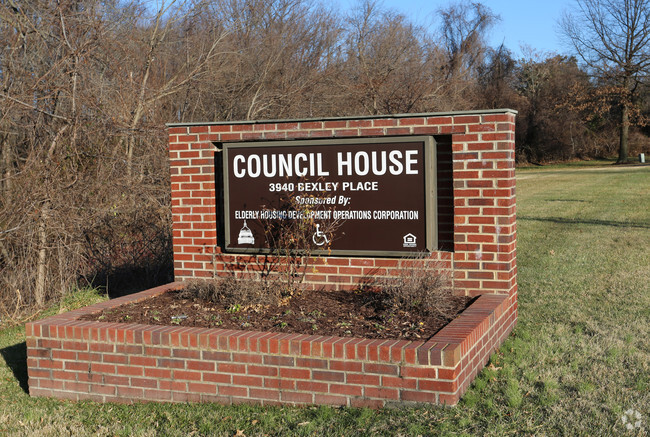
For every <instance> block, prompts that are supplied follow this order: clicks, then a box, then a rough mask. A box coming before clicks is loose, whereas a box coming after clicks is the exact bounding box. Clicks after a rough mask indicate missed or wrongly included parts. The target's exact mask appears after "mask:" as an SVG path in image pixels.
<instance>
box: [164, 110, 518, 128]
mask: <svg viewBox="0 0 650 437" xmlns="http://www.w3.org/2000/svg"><path fill="white" fill-rule="evenodd" d="M507 113H510V114H515V115H517V114H518V111H516V110H514V109H508V108H504V109H484V110H471V111H448V112H422V113H413V114H383V115H358V116H345V117H320V118H285V119H269V120H238V121H206V122H192V123H167V124H166V126H167V127H185V126H213V125H231V124H268V123H295V122H308V121H333V120H368V119H381V118H414V117H444V116H462V115H489V114H507Z"/></svg>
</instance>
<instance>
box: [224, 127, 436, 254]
mask: <svg viewBox="0 0 650 437" xmlns="http://www.w3.org/2000/svg"><path fill="white" fill-rule="evenodd" d="M223 153H224V156H223V163H224V191H225V205H224V213H225V216H226V217H225V218H226V220H225V225H226V226H225V227H226V249H227V250H230V251H234V252H240V251H241V252H263V251H268V250H269V249H270V246H271V245H272V243H270V242H269V241H268V240H269V237H268V230H269V229H270V228H272V227H273V224H274V221H281V220H303V219H304V218H307V219H309V220H308V222H309V226H311V227H312V228H313V232H312V230H311V229H310V230H309V233H311V237H312V238H311V240H312V242H313V244H314V246H313V247H314V248H315V249H318V248H323V249H327V250H328V252H329V251H331V252H332V253H334V254H347V255H357V254H358V255H363V254H366V253H369V252H370V253H374V254H379V255H400V254H403V253H405V252H419V251H425V250H433V249H435V246H436V243H437V241H436V198H435V193H436V187H435V180H436V175H435V168H436V166H435V156H436V154H435V141H434V140H433V138H432V137H424V136H420V137H384V138H364V139H347V140H344V139H337V140H334V139H332V140H313V141H273V142H264V143H259V142H258V143H228V144H224V147H223ZM323 230H329V232H327V231H326V232H323Z"/></svg>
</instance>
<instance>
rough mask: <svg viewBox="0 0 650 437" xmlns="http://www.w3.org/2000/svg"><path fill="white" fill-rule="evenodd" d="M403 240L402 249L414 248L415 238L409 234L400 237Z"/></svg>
mask: <svg viewBox="0 0 650 437" xmlns="http://www.w3.org/2000/svg"><path fill="white" fill-rule="evenodd" d="M402 239H403V240H404V244H403V246H404V247H415V246H416V240H417V237H416V236H415V235H413V234H411V233H408V234H406V235H404V236H403V237H402Z"/></svg>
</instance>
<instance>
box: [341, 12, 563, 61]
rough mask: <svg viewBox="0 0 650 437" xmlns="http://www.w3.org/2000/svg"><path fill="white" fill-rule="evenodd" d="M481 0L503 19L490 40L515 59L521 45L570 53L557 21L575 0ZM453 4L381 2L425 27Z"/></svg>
mask: <svg viewBox="0 0 650 437" xmlns="http://www.w3.org/2000/svg"><path fill="white" fill-rule="evenodd" d="M338 1H339V2H340V4H341V5H342V6H343V7H346V6H348V7H349V5H353V4H357V1H356V0H338ZM380 1H381V0H380ZM478 1H480V2H481V3H483V5H485V6H487V7H489V8H490V9H491V10H492V12H494V13H495V14H497V15H500V16H501V21H500V22H499V23H497V25H496V26H495V27H494V28H493V29H492V31H491V32H490V35H489V40H488V42H489V44H490V45H491V46H498V45H500V44H501V43H504V44H505V46H506V47H507V48H508V49H510V50H511V51H512V52H513V55H514V57H515V58H519V57H521V56H523V54H524V52H522V49H521V46H522V45H528V46H530V47H532V48H533V49H536V50H537V51H541V52H555V53H559V54H568V53H569V52H570V48H569V47H567V46H566V45H565V44H563V42H562V39H561V37H560V35H559V32H558V25H557V23H558V21H559V20H560V18H561V17H562V14H563V12H564V11H565V10H567V9H569V8H571V7H572V6H574V5H575V1H574V0H518V1H516V0H482V1H481V0H478ZM450 3H451V2H450V1H449V0H383V1H381V4H382V5H383V6H384V7H385V8H387V9H393V10H396V11H398V12H400V13H402V14H404V15H406V16H407V17H409V18H410V19H411V20H412V21H413V22H415V23H417V24H420V25H423V26H431V25H432V23H434V22H435V20H436V11H437V10H438V9H439V8H440V7H444V6H447V5H449V4H450Z"/></svg>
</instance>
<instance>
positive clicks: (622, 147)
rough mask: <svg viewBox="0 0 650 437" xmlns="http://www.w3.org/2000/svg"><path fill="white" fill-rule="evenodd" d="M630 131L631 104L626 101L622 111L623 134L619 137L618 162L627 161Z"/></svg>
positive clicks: (623, 162)
mask: <svg viewBox="0 0 650 437" xmlns="http://www.w3.org/2000/svg"><path fill="white" fill-rule="evenodd" d="M629 132H630V108H629V104H628V103H627V102H624V103H623V108H622V111H621V135H620V138H619V147H618V160H617V161H616V163H617V164H625V163H626V162H627V153H628V147H629V146H628V136H629Z"/></svg>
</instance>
